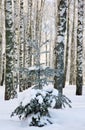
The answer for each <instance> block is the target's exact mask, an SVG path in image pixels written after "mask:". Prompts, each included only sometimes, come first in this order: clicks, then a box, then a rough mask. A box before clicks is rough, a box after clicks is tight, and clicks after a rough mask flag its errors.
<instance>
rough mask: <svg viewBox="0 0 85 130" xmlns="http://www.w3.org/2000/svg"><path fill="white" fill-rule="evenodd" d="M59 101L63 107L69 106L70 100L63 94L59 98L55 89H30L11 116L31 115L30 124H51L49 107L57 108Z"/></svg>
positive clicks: (20, 117)
mask: <svg viewBox="0 0 85 130" xmlns="http://www.w3.org/2000/svg"><path fill="white" fill-rule="evenodd" d="M60 102H62V104H63V106H64V107H65V104H68V105H69V106H70V104H69V102H70V100H69V99H68V98H66V97H65V96H63V95H62V97H61V98H60V97H59V96H58V92H57V90H56V89H53V88H52V89H49V88H48V89H46V88H45V89H44V88H43V89H41V90H39V89H30V90H29V91H28V92H27V94H26V93H25V97H24V98H23V100H22V101H21V102H20V104H19V106H18V107H17V108H16V109H15V110H14V112H12V114H11V116H14V115H17V116H18V117H19V119H21V120H23V119H28V120H29V119H30V117H31V120H30V122H29V125H30V126H39V127H41V126H44V125H47V124H52V121H51V117H50V113H49V108H53V109H54V108H55V107H56V108H57V107H58V104H59V103H60Z"/></svg>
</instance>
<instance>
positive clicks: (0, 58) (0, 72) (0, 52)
mask: <svg viewBox="0 0 85 130" xmlns="http://www.w3.org/2000/svg"><path fill="white" fill-rule="evenodd" d="M1 80H2V34H1V33H0V85H1Z"/></svg>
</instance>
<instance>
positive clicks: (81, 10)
mask: <svg viewBox="0 0 85 130" xmlns="http://www.w3.org/2000/svg"><path fill="white" fill-rule="evenodd" d="M83 5H84V0H78V25H77V60H76V65H77V73H76V95H82V85H83V74H82V52H83V14H84V8H83Z"/></svg>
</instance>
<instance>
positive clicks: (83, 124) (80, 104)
mask: <svg viewBox="0 0 85 130" xmlns="http://www.w3.org/2000/svg"><path fill="white" fill-rule="evenodd" d="M64 94H65V95H66V96H67V97H68V98H69V99H70V100H71V101H72V103H71V105H72V108H69V107H66V108H63V109H60V110H55V109H54V110H50V113H51V116H52V118H53V119H54V120H55V123H54V124H52V125H47V126H45V127H42V128H38V127H32V126H31V127H29V126H28V125H27V123H25V122H24V121H20V120H19V119H18V118H17V117H13V118H10V115H11V112H12V111H13V110H14V108H16V106H17V104H18V100H17V99H14V100H10V101H4V87H1V86H0V130H39V129H40V130H49V129H50V130H85V86H84V87H83V95H82V96H76V95H75V86H66V87H65V88H64Z"/></svg>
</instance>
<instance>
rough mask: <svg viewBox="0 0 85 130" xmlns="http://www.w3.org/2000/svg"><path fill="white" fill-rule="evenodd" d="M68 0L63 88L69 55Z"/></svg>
mask: <svg viewBox="0 0 85 130" xmlns="http://www.w3.org/2000/svg"><path fill="white" fill-rule="evenodd" d="M69 2H70V1H69V0H68V13H67V40H66V51H65V65H64V66H65V70H64V87H65V82H66V76H67V69H68V55H69Z"/></svg>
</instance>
